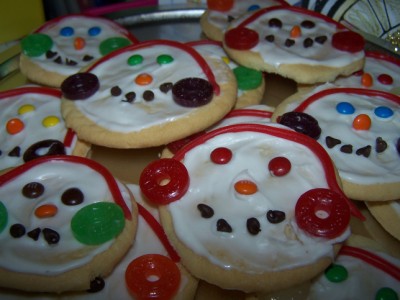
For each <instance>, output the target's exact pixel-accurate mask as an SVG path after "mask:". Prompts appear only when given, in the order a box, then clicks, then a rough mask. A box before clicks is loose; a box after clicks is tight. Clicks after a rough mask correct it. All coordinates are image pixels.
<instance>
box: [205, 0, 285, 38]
mask: <svg viewBox="0 0 400 300" xmlns="http://www.w3.org/2000/svg"><path fill="white" fill-rule="evenodd" d="M276 5H288V4H287V3H286V2H285V1H283V0H251V1H248V0H232V1H213V0H209V1H207V10H206V12H207V14H208V15H207V21H208V22H209V23H210V24H211V25H213V26H214V27H216V28H217V29H218V30H220V31H221V33H223V32H224V31H225V30H226V28H228V27H229V24H230V23H231V22H232V21H233V20H235V19H237V18H239V17H241V16H242V15H244V14H246V13H248V12H254V11H256V10H259V9H260V8H264V7H270V6H276Z"/></svg>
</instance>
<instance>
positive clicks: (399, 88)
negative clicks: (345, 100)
mask: <svg viewBox="0 0 400 300" xmlns="http://www.w3.org/2000/svg"><path fill="white" fill-rule="evenodd" d="M365 58H366V59H365V64H364V68H363V71H364V73H368V74H370V75H371V77H372V85H371V86H369V87H367V88H369V89H374V90H381V91H386V92H392V93H394V94H400V65H397V64H395V63H393V62H390V61H388V60H385V59H380V58H376V57H371V56H368V54H367V55H366V57H365ZM382 74H386V75H389V76H390V77H391V78H392V79H393V83H392V84H383V83H382V82H380V81H379V80H378V76H379V75H382ZM361 79H362V76H361V74H358V75H351V76H348V77H344V76H341V77H338V78H337V79H336V80H335V81H334V84H336V85H338V86H341V87H360V88H364V87H365V86H363V85H362V83H361Z"/></svg>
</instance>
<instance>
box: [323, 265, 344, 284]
mask: <svg viewBox="0 0 400 300" xmlns="http://www.w3.org/2000/svg"><path fill="white" fill-rule="evenodd" d="M348 275H349V274H348V272H347V270H346V268H345V267H343V266H342V265H336V264H332V265H330V266H329V267H328V268H327V269H326V270H325V276H326V278H327V279H328V280H329V281H330V282H342V281H345V280H346V279H347V277H348Z"/></svg>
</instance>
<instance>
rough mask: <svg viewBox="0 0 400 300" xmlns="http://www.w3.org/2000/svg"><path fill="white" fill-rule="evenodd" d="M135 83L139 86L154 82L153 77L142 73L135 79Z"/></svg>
mask: <svg viewBox="0 0 400 300" xmlns="http://www.w3.org/2000/svg"><path fill="white" fill-rule="evenodd" d="M135 82H136V83H137V84H138V85H148V84H150V83H152V82H153V77H152V76H151V75H150V74H147V73H141V74H139V75H138V76H136V78H135Z"/></svg>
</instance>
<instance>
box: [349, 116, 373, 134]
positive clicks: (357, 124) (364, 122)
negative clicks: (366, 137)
mask: <svg viewBox="0 0 400 300" xmlns="http://www.w3.org/2000/svg"><path fill="white" fill-rule="evenodd" d="M371 123H372V122H371V118H370V117H369V116H368V115H366V114H360V115H358V116H357V117H355V118H354V120H353V128H354V129H355V130H368V129H370V128H371Z"/></svg>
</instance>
